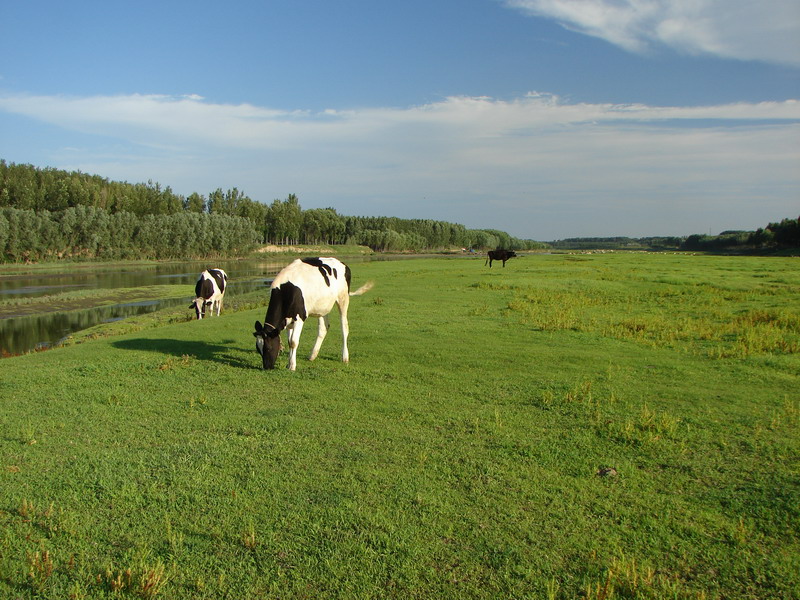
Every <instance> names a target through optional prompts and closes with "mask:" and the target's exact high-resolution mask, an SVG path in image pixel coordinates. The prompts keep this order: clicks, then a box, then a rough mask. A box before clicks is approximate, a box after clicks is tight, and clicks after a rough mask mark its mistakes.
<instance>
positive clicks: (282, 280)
mask: <svg viewBox="0 0 800 600" xmlns="http://www.w3.org/2000/svg"><path fill="white" fill-rule="evenodd" d="M350 277H351V274H350V267H348V266H347V265H345V264H344V263H341V262H339V261H338V260H337V259H335V258H303V259H300V258H298V259H297V260H295V261H294V262H292V263H291V264H289V265H288V266H287V267H285V268H284V269H283V270H282V271H281V272H280V273H278V274H277V275H276V276H275V279H273V281H272V286H271V287H270V297H269V306H268V307H267V315H266V316H265V317H264V325H261V323H260V322H258V321H256V330H255V332H253V335H254V336H255V337H256V350H258V353H259V354H260V355H261V359H262V363H263V367H264V368H265V369H272V368H274V367H275V361H276V360H277V359H278V353H279V352H280V350H281V340H280V334H281V330H283V329H286V330H287V334H288V342H289V370H291V371H294V370H295V369H296V368H297V345H298V343H299V342H300V334H301V333H302V331H303V324H304V323H305V321H306V319H307V318H308V317H319V331H318V333H317V341H316V342H315V343H314V348H313V349H312V350H311V356H309V360H314V359H315V358H317V354H318V353H319V348H320V346H321V345H322V340H324V339H325V335H326V334H327V333H328V328H329V327H330V322H329V320H328V313H329V312H331V309H333V305H334V304H338V305H339V314H340V316H341V319H342V361H343V362H348V361H349V360H350V355H349V353H348V351H347V335H348V333H349V331H350V329H349V325H348V323H347V307H348V306H349V304H350V296H360V295H361V294H363V293H365V292H368V291H369V290H370V289H371V288H372V282H368V283H365V284H364V285H362V286H361V287H360V288H358V290H356V291H355V292H351V291H350Z"/></svg>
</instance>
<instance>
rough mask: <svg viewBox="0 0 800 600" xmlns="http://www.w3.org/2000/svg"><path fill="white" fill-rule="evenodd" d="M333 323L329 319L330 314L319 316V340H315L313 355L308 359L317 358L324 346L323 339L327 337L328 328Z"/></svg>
mask: <svg viewBox="0 0 800 600" xmlns="http://www.w3.org/2000/svg"><path fill="white" fill-rule="evenodd" d="M330 326H331V324H330V321H329V320H328V316H327V315H325V316H324V317H320V318H319V329H318V330H317V341H316V342H314V348H313V349H312V350H311V355H310V356H309V357H308V360H314V359H315V358H317V355H318V354H319V349H320V347H321V346H322V340H324V339H325V336H326V335H328V329H329V328H330Z"/></svg>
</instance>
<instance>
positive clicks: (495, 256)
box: [483, 250, 517, 269]
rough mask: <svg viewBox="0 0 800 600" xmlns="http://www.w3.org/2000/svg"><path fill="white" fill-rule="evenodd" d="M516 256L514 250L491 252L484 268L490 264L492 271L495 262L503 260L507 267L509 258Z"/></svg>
mask: <svg viewBox="0 0 800 600" xmlns="http://www.w3.org/2000/svg"><path fill="white" fill-rule="evenodd" d="M516 255H517V254H516V252H514V251H513V250H489V255H488V256H487V257H486V262H485V263H483V266H484V267H485V266H486V265H487V264H488V265H489V268H490V269H491V268H492V261H493V260H502V261H503V266H504V267H505V266H506V261H507V260H508V259H509V258H514V257H515V256H516Z"/></svg>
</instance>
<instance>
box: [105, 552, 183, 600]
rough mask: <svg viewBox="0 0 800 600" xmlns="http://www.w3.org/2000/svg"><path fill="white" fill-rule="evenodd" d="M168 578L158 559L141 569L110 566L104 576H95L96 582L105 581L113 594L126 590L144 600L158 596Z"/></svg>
mask: <svg viewBox="0 0 800 600" xmlns="http://www.w3.org/2000/svg"><path fill="white" fill-rule="evenodd" d="M168 580H169V576H168V575H167V570H166V567H164V565H163V563H161V562H160V561H159V562H157V563H156V564H155V565H153V566H149V565H148V566H144V567H142V568H141V569H133V568H127V569H124V570H115V569H113V568H110V569H106V573H105V576H102V575H98V576H97V583H100V584H102V583H105V584H106V585H107V586H108V589H109V590H111V591H112V592H113V593H114V594H119V593H123V592H128V593H131V594H134V595H136V596H138V597H140V598H144V599H145V600H149V599H150V598H155V597H156V596H158V595H159V593H161V591H162V589H163V588H164V585H165V584H166V583H167V581H168Z"/></svg>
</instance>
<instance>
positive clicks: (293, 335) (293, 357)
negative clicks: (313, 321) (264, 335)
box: [286, 321, 303, 371]
mask: <svg viewBox="0 0 800 600" xmlns="http://www.w3.org/2000/svg"><path fill="white" fill-rule="evenodd" d="M286 332H287V336H288V338H289V340H288V341H289V370H290V371H294V370H295V369H296V368H297V346H298V344H299V343H300V334H301V333H302V332H303V321H294V322H293V323H291V324H290V325H289V326H288V327H287V328H286Z"/></svg>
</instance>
